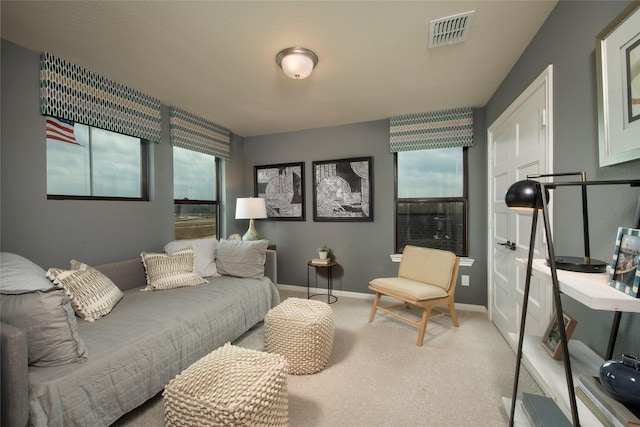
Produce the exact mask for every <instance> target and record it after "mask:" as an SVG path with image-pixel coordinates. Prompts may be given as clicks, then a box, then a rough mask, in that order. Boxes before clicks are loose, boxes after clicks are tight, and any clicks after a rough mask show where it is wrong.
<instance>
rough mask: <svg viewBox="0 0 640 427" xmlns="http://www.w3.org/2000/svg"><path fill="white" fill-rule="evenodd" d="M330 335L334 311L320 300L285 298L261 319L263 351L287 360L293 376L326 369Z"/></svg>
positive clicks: (331, 345) (331, 342)
mask: <svg viewBox="0 0 640 427" xmlns="http://www.w3.org/2000/svg"><path fill="white" fill-rule="evenodd" d="M333 334H334V318H333V310H332V309H331V307H329V305H327V304H325V303H324V302H320V301H313V300H306V299H300V298H288V299H286V300H284V301H283V302H282V303H281V304H279V305H278V306H276V307H274V308H272V309H271V310H269V312H268V313H267V315H266V316H265V318H264V338H265V351H268V352H269V353H277V354H281V355H283V356H284V357H286V358H287V362H289V373H290V374H294V375H304V374H313V373H316V372H319V371H321V370H322V369H323V368H324V367H325V366H326V364H327V361H328V360H329V356H330V355H331V348H332V347H333Z"/></svg>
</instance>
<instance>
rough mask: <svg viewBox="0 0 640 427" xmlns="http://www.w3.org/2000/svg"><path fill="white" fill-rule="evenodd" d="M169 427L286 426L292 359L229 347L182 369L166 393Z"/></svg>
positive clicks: (220, 349) (165, 415) (166, 421)
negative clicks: (288, 374)
mask: <svg viewBox="0 0 640 427" xmlns="http://www.w3.org/2000/svg"><path fill="white" fill-rule="evenodd" d="M162 395H163V399H164V420H165V423H166V425H167V426H194V427H195V426H286V425H288V423H289V400H288V392H287V361H286V360H285V358H284V357H282V356H280V355H278V354H269V353H265V352H262V351H255V350H248V349H245V348H241V347H236V346H233V345H231V344H229V343H227V344H226V345H224V346H223V347H220V348H218V349H217V350H215V351H213V352H211V353H209V354H208V355H206V356H204V357H203V358H202V359H200V360H198V361H197V362H195V363H194V364H193V365H191V366H189V367H188V368H187V369H185V370H184V371H182V373H180V374H179V375H177V376H176V377H175V378H174V379H172V380H171V381H170V382H169V384H167V386H166V387H165V389H164V392H163V394H162Z"/></svg>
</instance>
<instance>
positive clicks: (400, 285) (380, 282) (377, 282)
mask: <svg viewBox="0 0 640 427" xmlns="http://www.w3.org/2000/svg"><path fill="white" fill-rule="evenodd" d="M369 284H370V285H371V287H372V288H373V290H376V291H381V292H382V293H387V292H390V293H393V294H396V295H398V296H399V297H402V298H406V299H408V300H415V301H424V300H430V299H435V298H444V297H446V296H447V291H445V290H444V289H442V288H440V287H438V286H425V284H424V283H422V282H416V281H415V280H411V279H405V278H403V277H385V278H381V279H374V280H372V281H371V282H370V283H369Z"/></svg>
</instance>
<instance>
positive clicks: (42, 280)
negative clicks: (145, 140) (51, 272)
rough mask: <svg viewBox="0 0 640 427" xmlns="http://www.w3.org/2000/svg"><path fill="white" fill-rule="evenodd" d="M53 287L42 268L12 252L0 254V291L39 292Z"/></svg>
mask: <svg viewBox="0 0 640 427" xmlns="http://www.w3.org/2000/svg"><path fill="white" fill-rule="evenodd" d="M51 287H53V285H52V284H51V282H50V281H49V280H47V277H46V275H45V271H44V269H43V268H42V267H40V266H39V265H37V264H35V263H34V262H33V261H31V260H28V259H27V258H25V257H23V256H20V255H18V254H14V253H11V252H2V253H0V290H3V291H6V290H18V291H21V290H30V291H34V290H39V289H49V288H51Z"/></svg>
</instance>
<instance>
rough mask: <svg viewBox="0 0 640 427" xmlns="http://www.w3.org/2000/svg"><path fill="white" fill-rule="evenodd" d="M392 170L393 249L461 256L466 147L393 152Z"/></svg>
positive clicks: (464, 227)
mask: <svg viewBox="0 0 640 427" xmlns="http://www.w3.org/2000/svg"><path fill="white" fill-rule="evenodd" d="M394 161H395V172H396V197H395V228H396V230H395V236H396V244H395V250H396V253H402V250H403V249H404V247H405V245H414V246H422V247H429V248H436V249H443V250H448V251H451V252H454V253H455V254H456V255H458V256H467V149H466V148H461V147H456V148H440V149H430V150H418V151H399V152H397V153H395V155H394Z"/></svg>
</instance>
